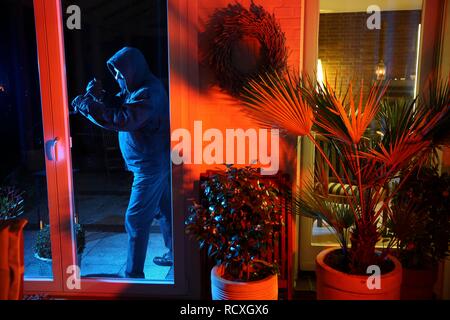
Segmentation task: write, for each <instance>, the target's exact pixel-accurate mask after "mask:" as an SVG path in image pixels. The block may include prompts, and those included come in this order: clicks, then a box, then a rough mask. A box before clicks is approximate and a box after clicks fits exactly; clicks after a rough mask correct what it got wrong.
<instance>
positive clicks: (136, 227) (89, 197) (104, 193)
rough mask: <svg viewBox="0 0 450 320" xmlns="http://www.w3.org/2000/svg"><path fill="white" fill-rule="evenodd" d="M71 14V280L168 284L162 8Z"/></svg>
mask: <svg viewBox="0 0 450 320" xmlns="http://www.w3.org/2000/svg"><path fill="white" fill-rule="evenodd" d="M62 3H63V10H65V8H66V7H67V6H70V5H71V2H70V1H63V2H62ZM77 5H78V6H79V7H80V9H81V14H82V22H83V23H82V26H81V30H76V29H74V30H69V29H67V28H66V29H65V49H66V67H67V79H68V85H69V98H70V100H71V106H72V108H73V110H72V116H71V135H72V139H73V149H72V156H73V172H74V183H75V202H76V214H77V221H78V223H79V224H80V225H81V226H82V229H83V230H85V239H84V240H85V248H84V250H83V255H82V259H81V261H82V263H81V275H82V276H83V277H113V278H130V279H146V280H152V281H169V282H172V281H173V254H172V214H171V212H172V208H171V187H170V185H171V183H170V121H169V119H170V117H169V114H170V113H169V101H168V94H167V92H168V90H167V77H168V68H167V27H166V25H167V16H166V7H165V2H163V1H147V0H145V1H144V0H143V1H137V2H134V3H133V5H130V4H128V3H124V2H123V1H119V0H115V1H108V2H103V3H101V4H99V5H95V6H94V5H93V2H92V1H88V0H85V1H78V2H77ZM94 7H95V8H94ZM80 240H81V239H79V241H78V242H79V243H80ZM80 247H82V246H80Z"/></svg>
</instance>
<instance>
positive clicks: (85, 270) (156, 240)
mask: <svg viewBox="0 0 450 320" xmlns="http://www.w3.org/2000/svg"><path fill="white" fill-rule="evenodd" d="M36 234H37V231H26V232H25V277H28V278H51V277H52V270H51V263H49V262H44V261H41V260H38V259H37V258H36V257H34V252H33V246H34V242H35V238H36ZM127 241H128V240H127V235H126V234H125V233H112V232H87V233H86V248H85V250H84V252H83V256H82V258H81V276H82V277H116V276H117V275H120V276H122V277H123V275H124V272H125V266H126V258H127ZM166 251H167V249H166V248H165V246H164V241H163V239H162V236H161V234H159V233H152V234H150V242H149V246H148V249H147V259H146V263H145V269H144V272H145V275H146V280H150V281H164V280H166V281H173V274H172V272H171V270H170V267H160V266H157V265H155V264H154V263H153V258H154V257H155V256H159V255H162V254H164V253H165V252H166Z"/></svg>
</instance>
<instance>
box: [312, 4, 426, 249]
mask: <svg viewBox="0 0 450 320" xmlns="http://www.w3.org/2000/svg"><path fill="white" fill-rule="evenodd" d="M421 9H422V0H412V1H399V0H397V1H386V0H380V1H353V0H343V1H333V0H321V1H320V24H319V60H318V62H317V67H318V68H317V70H318V78H319V79H327V80H328V81H329V82H330V83H331V84H334V83H335V80H337V82H336V86H337V88H338V89H339V88H340V86H342V88H343V89H345V88H347V87H348V84H349V82H352V84H353V90H354V91H353V92H354V93H355V92H356V90H358V89H359V88H360V86H361V83H362V82H363V83H364V86H363V87H364V90H363V95H364V98H367V95H368V93H369V89H370V86H371V84H372V83H373V82H375V81H380V80H385V81H389V87H388V90H387V92H386V95H385V98H386V100H390V101H399V102H400V101H402V100H405V99H413V98H414V97H415V96H416V95H417V82H416V81H417V73H418V52H419V48H420V28H421V26H420V24H421V16H422V11H421ZM344 93H345V92H344ZM371 127H372V129H374V132H376V130H378V129H377V128H376V125H375V124H372V126H371ZM320 143H321V144H322V147H323V148H324V150H326V152H327V153H328V156H329V157H330V160H331V161H332V162H333V163H337V161H339V156H338V155H337V154H333V153H332V151H331V149H329V148H328V147H327V146H326V142H320ZM320 159H321V155H320V154H319V152H317V151H316V163H315V171H316V173H318V172H319V170H323V168H325V170H327V173H328V175H329V177H330V179H329V185H328V192H329V193H330V195H332V198H333V199H334V200H333V201H334V202H336V203H339V197H342V196H343V195H344V194H343V191H342V190H341V188H340V185H339V183H338V182H337V181H336V179H335V178H334V177H333V174H332V173H331V171H330V170H328V169H327V167H326V166H324V165H323V164H322V163H321V161H320ZM336 167H339V166H338V165H337V166H336ZM327 173H325V174H327ZM331 234H332V231H330V230H328V229H327V228H326V225H325V223H324V222H323V221H320V220H319V221H317V222H315V223H314V225H313V230H312V236H313V242H315V243H319V242H320V243H321V244H325V243H327V241H329V240H330V239H331V237H330V236H331Z"/></svg>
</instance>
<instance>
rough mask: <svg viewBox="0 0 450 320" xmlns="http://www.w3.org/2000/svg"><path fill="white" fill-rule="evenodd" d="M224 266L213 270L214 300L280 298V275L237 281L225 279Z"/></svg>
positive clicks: (212, 286)
mask: <svg viewBox="0 0 450 320" xmlns="http://www.w3.org/2000/svg"><path fill="white" fill-rule="evenodd" d="M223 274H224V267H223V266H216V267H214V268H213V269H212V270H211V293H212V299H213V300H278V276H277V275H272V276H270V277H267V278H265V279H262V280H258V281H250V282H237V281H230V280H226V279H224V278H223V277H222V276H223Z"/></svg>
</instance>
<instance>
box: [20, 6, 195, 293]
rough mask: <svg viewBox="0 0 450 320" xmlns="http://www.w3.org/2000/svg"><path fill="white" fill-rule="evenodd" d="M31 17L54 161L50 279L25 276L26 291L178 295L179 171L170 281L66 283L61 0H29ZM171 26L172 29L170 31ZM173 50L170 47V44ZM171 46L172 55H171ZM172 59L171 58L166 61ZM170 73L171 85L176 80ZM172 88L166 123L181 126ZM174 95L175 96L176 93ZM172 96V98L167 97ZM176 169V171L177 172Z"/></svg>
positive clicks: (67, 189)
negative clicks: (72, 286) (78, 285)
mask: <svg viewBox="0 0 450 320" xmlns="http://www.w3.org/2000/svg"><path fill="white" fill-rule="evenodd" d="M34 12H35V21H36V37H37V46H38V57H39V58H38V60H39V72H40V86H41V102H42V110H43V121H44V138H45V141H46V142H47V141H51V140H54V139H57V144H56V150H55V154H56V155H57V156H56V159H55V160H54V161H48V160H47V181H48V194H49V196H48V198H49V211H50V225H51V238H52V253H53V281H50V282H49V281H40V280H36V279H30V280H29V281H28V280H27V281H26V283H25V292H26V293H36V292H40V293H42V292H47V293H49V294H55V295H61V296H63V295H68V296H89V295H95V296H106V297H111V296H112V297H118V296H122V295H123V296H125V295H127V296H133V295H145V296H147V297H151V296H157V297H159V298H160V297H161V296H163V295H168V296H169V295H170V296H174V295H176V296H181V295H184V294H186V289H187V285H186V275H185V274H184V270H185V261H184V259H185V258H184V255H183V251H184V250H183V240H182V239H183V235H184V232H183V229H184V225H183V216H184V214H183V211H182V208H183V207H184V197H183V191H182V186H183V170H182V168H179V169H177V170H176V171H174V172H173V173H172V181H173V185H172V188H173V211H174V212H176V211H181V212H180V213H179V214H174V221H173V223H174V228H173V242H174V259H175V261H176V268H175V277H174V282H175V284H174V285H167V284H165V283H163V282H161V283H159V284H153V283H152V284H143V283H139V282H124V281H123V280H120V279H117V280H109V279H81V289H79V290H78V289H74V290H71V289H69V288H68V286H66V283H68V282H69V283H70V281H71V276H73V274H69V273H67V272H66V270H67V268H68V267H69V266H72V265H76V264H77V262H76V259H77V255H76V246H75V237H74V232H73V230H74V228H73V226H74V214H73V213H74V210H73V208H74V203H73V202H74V201H73V198H74V196H73V195H74V192H73V191H74V190H73V183H72V182H73V177H72V159H71V152H70V148H71V138H70V126H69V108H68V106H69V104H68V95H67V82H66V71H65V54H64V32H63V27H64V23H63V17H62V14H63V13H62V7H61V1H60V0H34ZM178 24H179V23H178V22H176V21H173V19H172V20H170V21H169V29H170V28H171V27H172V26H174V27H175V28H178V27H177V25H178ZM175 28H174V29H175ZM171 49H172V48H171ZM176 54H177V53H176V50H171V56H170V57H169V58H172V57H173V55H176ZM169 60H171V59H169ZM173 79H174V78H173V77H172V71H171V72H170V87H171V88H172V84H173V82H174V81H175V80H173ZM176 91H177V90H176V89H174V90H172V89H171V92H170V100H171V126H172V128H174V127H175V128H176V127H178V126H179V125H180V117H179V116H174V115H177V114H179V113H178V112H181V110H179V107H175V108H174V106H177V104H176V101H179V99H180V98H181V99H182V98H183V97H182V95H183V93H180V92H176ZM175 94H176V96H175ZM172 98H173V99H172ZM180 169H181V170H180Z"/></svg>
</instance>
